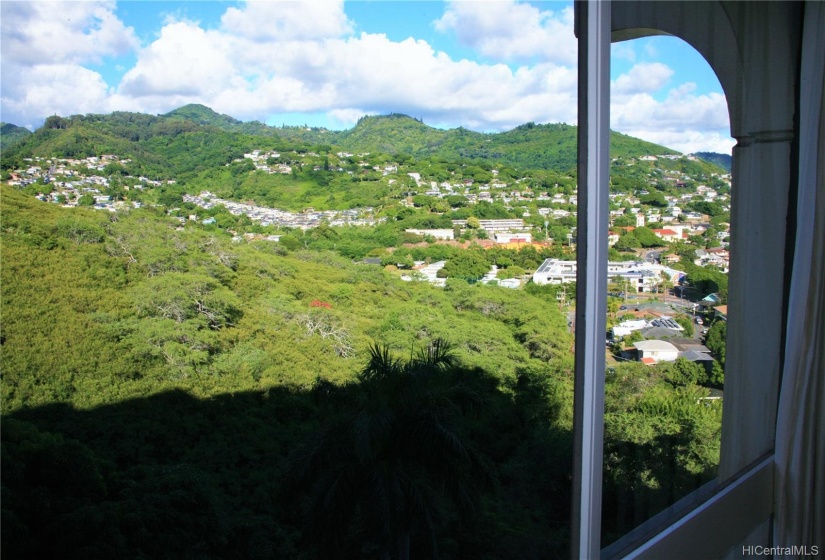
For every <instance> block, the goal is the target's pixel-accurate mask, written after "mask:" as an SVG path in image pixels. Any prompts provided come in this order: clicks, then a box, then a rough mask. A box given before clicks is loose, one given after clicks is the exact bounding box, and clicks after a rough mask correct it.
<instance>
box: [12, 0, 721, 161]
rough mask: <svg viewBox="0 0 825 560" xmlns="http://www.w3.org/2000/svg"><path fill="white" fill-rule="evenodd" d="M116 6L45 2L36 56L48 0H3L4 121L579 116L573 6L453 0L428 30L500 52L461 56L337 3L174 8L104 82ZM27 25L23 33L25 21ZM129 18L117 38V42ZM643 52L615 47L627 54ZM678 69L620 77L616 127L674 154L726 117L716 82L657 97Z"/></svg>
mask: <svg viewBox="0 0 825 560" xmlns="http://www.w3.org/2000/svg"><path fill="white" fill-rule="evenodd" d="M43 5H44V6H45V3H43ZM32 6H34V7H32ZM113 9H114V7H113V5H112V4H110V3H105V2H102V3H94V4H92V3H68V4H61V5H60V7H59V9H55V10H53V12H55V13H57V12H60V11H61V10H62V13H64V14H65V13H68V14H70V15H71V18H68V19H60V18H59V17H55V16H49V14H48V13H46V14H45V16H48V17H46V20H44V21H46V23H45V24H44V25H45V26H46V28H47V29H50V30H51V31H50V33H51V35H53V36H54V37H60V38H61V40H60V41H61V42H70V43H72V44H71V45H65V44H63V45H61V46H60V48H58V47H57V46H54V47H50V48H54V49H55V51H54V52H55V54H54V56H53V58H54V60H55V61H54V62H50V63H48V64H45V63H44V62H43V60H42V59H44V58H47V57H46V54H45V51H42V52H41V51H37V50H36V48H35V50H33V51H31V52H28V53H24V52H22V51H23V50H25V49H24V48H23V47H24V46H26V48H28V46H31V45H33V44H34V43H36V42H37V40H38V39H42V40H43V41H44V44H46V45H51V44H52V43H49V41H51V39H50V38H49V37H43V36H42V33H41V32H39V31H31V30H29V28H30V27H32V26H31V25H28V24H29V23H30V22H31V21H32V18H36V17H40V16H41V15H43V14H42V12H43V8H42V7H41V3H26V4H22V3H13V2H5V1H4V2H3V3H2V15H3V22H2V24H3V37H2V41H3V43H2V46H3V67H2V77H3V80H2V110H3V119H4V121H6V122H14V123H15V124H19V123H26V124H28V123H32V124H35V125H39V123H40V122H42V120H43V119H44V118H45V117H47V116H49V115H51V114H54V113H57V114H61V115H69V114H76V113H86V112H109V111H112V110H129V111H142V112H146V113H153V114H154V113H165V112H168V111H170V110H172V109H174V108H176V107H180V106H181V105H184V104H187V103H203V104H205V105H207V106H209V107H211V108H213V109H214V110H216V111H218V112H221V113H226V114H229V115H232V116H233V117H236V118H239V119H243V120H252V119H255V120H261V121H264V120H266V121H270V122H277V121H278V120H279V119H278V115H279V114H286V113H290V114H294V113H307V114H313V113H314V114H318V113H322V114H325V115H326V118H327V119H328V122H330V123H338V124H340V125H341V126H352V124H354V123H355V122H356V121H357V119H358V118H360V117H361V116H362V115H364V114H382V113H389V112H401V113H407V114H410V115H412V116H415V117H420V118H422V119H423V120H424V122H426V123H427V124H430V125H433V126H444V127H455V126H464V127H467V128H471V129H476V130H484V131H497V130H508V129H511V128H513V127H515V126H517V125H519V124H523V123H525V122H528V121H533V122H568V123H575V122H576V87H577V76H576V68H575V49H576V42H575V39H574V38H573V35H572V12H571V11H570V10H569V9H567V10H562V11H560V12H557V13H552V12H549V11H546V10H545V11H541V10H539V9H538V8H536V7H533V6H530V5H527V4H521V3H517V2H513V1H509V2H474V3H470V2H452V3H449V4H448V5H447V7H446V9H445V13H444V16H443V17H442V18H441V19H439V20H438V21H437V22H436V26H437V27H438V28H439V29H441V30H443V31H449V32H455V33H456V35H457V36H458V38H459V39H460V40H461V41H464V42H465V44H467V45H470V46H471V47H473V48H475V49H477V50H478V51H479V52H482V53H484V54H485V55H486V56H488V57H489V59H493V60H497V61H502V62H500V63H482V62H476V61H472V60H467V59H461V60H458V59H456V58H453V57H451V56H450V55H448V54H447V53H444V52H439V51H436V50H435V49H434V48H433V47H432V45H430V44H429V43H427V42H426V41H423V40H416V39H413V38H410V39H406V40H404V41H400V42H399V41H393V40H390V39H389V38H388V37H387V36H386V35H383V34H375V33H362V34H360V35H357V36H354V35H351V34H350V33H351V29H352V26H353V24H352V22H350V21H348V20H347V18H346V15H345V13H344V11H343V5H342V3H341V2H340V1H339V0H334V1H329V2H324V3H317V2H312V3H310V2H303V3H285V2H248V3H246V4H242V5H240V6H239V7H231V8H228V9H227V10H226V11H225V13H224V15H223V17H222V19H221V22H220V25H219V26H217V27H210V28H208V29H207V28H206V27H205V26H203V25H202V24H200V23H199V22H197V21H193V20H185V19H181V18H176V17H169V18H167V20H166V23H165V24H164V25H163V27H162V28H161V29H160V30H159V32H158V33H157V34H156V35H154V37H155V38H154V39H153V40H152V41H151V42H150V43H147V44H146V45H145V46H144V47H142V48H138V49H137V50H136V51H135V54H136V62H134V63H133V64H132V65H131V68H129V69H128V70H127V71H126V72H125V74H124V75H123V77H122V79H121V81H120V83H119V84H117V85H116V86H115V87H108V88H107V85H106V84H105V83H104V80H103V78H102V76H101V75H100V74H99V73H97V72H94V71H93V70H91V69H88V68H86V67H83V66H81V65H80V64H81V62H83V61H87V62H95V61H97V60H99V59H100V58H101V57H107V56H113V55H115V54H117V53H120V52H123V51H124V49H125V50H127V51H128V50H129V49H135V44H136V43H135V39H134V33H133V32H132V30H131V28H126V27H125V26H124V25H123V23H122V22H120V21H118V20H117V18H116V17H115V16H114V11H113ZM49 17H51V19H49ZM84 18H85V19H84ZM10 21H14V22H16V24H15V25H12V24H10V23H9V22H10ZM261 22H266V25H262V24H261ZM24 24H25V25H24ZM20 26H22V28H25V29H26V30H27V31H26V32H25V33H23V32H18V31H17V29H18V27H20ZM61 26H62V27H61ZM124 29H125V30H126V31H124V35H123V37H125V38H123V39H115V38H114V35H115V32H116V31H118V30H119V31H123V30H124ZM33 48H34V47H33ZM44 48H45V47H44ZM637 48H639V47H638V45H628V46H627V49H625V50H624V51H623V50H621V49H618V50H617V48H616V47H615V46H614V51H617V52H618V54H619V55H621V56H625V57H626V58H631V54H632V53H633V52H634V49H637ZM641 48H644V47H643V46H642V47H641ZM622 53H624V54H622ZM614 54H616V52H614ZM504 61H506V62H508V63H509V64H504V63H503V62H504ZM513 61H520V62H517V63H514V62H513ZM117 62H118V63H122V62H124V60H123V59H121V60H118V61H117ZM674 77H675V75H674V72H673V70H672V69H671V68H669V67H667V66H665V65H664V64H660V63H640V64H636V65H635V66H633V68H631V70H630V71H628V72H627V73H626V74H624V75H622V76H620V77H619V78H618V79H617V80H616V81H615V82H614V83H613V97H612V122H611V124H612V126H613V128H614V129H616V130H620V131H622V132H624V133H627V134H631V135H635V136H639V137H641V138H644V139H648V140H651V141H656V142H660V143H664V144H665V145H667V146H669V147H674V148H676V149H680V150H681V149H683V148H685V147H686V146H691V149H693V148H692V146H693V145H694V144H697V143H700V142H701V141H702V140H703V139H706V140H707V141H708V142H710V143H715V144H714V145H721V144H723V143H724V142H725V141H726V140H725V138H724V136H725V135H726V131H725V128H726V127H727V113H726V108H725V101H724V97H723V96H722V95H721V94H707V95H697V94H696V93H695V90H693V89H691V88H692V86H691V85H690V84H684V85H682V86H678V87H671V89H669V90H666V91H668V93H667V97H666V98H665V99H664V100H661V101H658V100H657V99H656V98H654V97H653V94H654V93H657V92H661V91H663V88H665V87H668V86H670V82H671V81H672V80H673V79H674ZM310 120H311V119H310ZM727 142H728V143H730V142H731V141H730V140H727Z"/></svg>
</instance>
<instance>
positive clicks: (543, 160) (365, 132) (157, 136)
mask: <svg viewBox="0 0 825 560" xmlns="http://www.w3.org/2000/svg"><path fill="white" fill-rule="evenodd" d="M576 142H577V127H576V126H575V125H568V124H564V123H548V124H536V123H532V122H531V123H525V124H523V125H519V126H517V127H515V128H514V129H512V130H508V131H504V132H492V133H484V132H476V131H472V130H468V129H466V128H463V127H459V128H454V129H439V128H434V127H432V126H429V125H427V124H425V123H423V122H422V121H420V120H418V119H415V118H413V117H410V116H408V115H404V114H400V113H390V114H388V115H366V116H364V117H362V118H361V119H359V120H358V122H357V123H356V125H355V126H353V127H352V128H350V129H346V130H342V131H334V130H329V129H326V128H320V127H306V126H304V127H294V126H282V127H272V126H268V125H266V124H263V123H260V122H257V121H251V122H243V121H240V120H238V119H235V118H234V117H231V116H229V115H224V114H219V113H217V112H215V111H214V110H212V109H210V108H209V107H206V106H204V105H199V104H189V105H184V106H182V107H179V108H177V109H175V110H173V111H170V112H168V113H165V114H162V115H155V116H153V115H146V114H142V113H128V112H114V113H111V114H107V115H99V114H98V115H96V114H89V115H73V116H71V117H66V118H62V117H56V116H54V117H50V118H49V120H47V122H46V124H45V125H44V126H43V127H41V128H39V129H37V130H36V131H35V132H34V133H30V134H29V135H28V136H26V137H24V138H23V139H22V140H20V141H18V142H16V143H15V144H14V145H12V146H11V147H10V149H8V150H4V154H3V155H4V159H6V156H7V154H6V151H7V152H8V156H9V157H15V156H18V157H30V156H31V155H39V156H63V157H76V156H80V155H86V156H89V155H101V154H103V153H116V152H117V153H119V154H120V155H124V156H133V157H148V158H149V159H150V160H152V161H156V160H157V161H159V160H163V159H165V158H167V156H168V154H169V153H170V152H174V151H175V146H177V145H184V146H185V149H186V150H187V153H186V154H183V155H181V158H182V159H186V158H187V157H188V158H197V157H200V158H203V154H204V152H203V150H204V149H206V148H209V150H211V151H210V152H209V153H210V156H209V159H210V164H211V163H215V164H217V165H223V164H226V163H229V162H231V161H232V160H233V159H236V158H238V157H242V156H243V154H244V153H246V151H251V150H254V149H263V148H267V149H276V150H277V149H281V150H289V149H292V148H294V147H296V146H295V145H297V147H298V148H300V149H304V150H309V151H318V152H331V151H333V150H337V151H344V152H353V153H365V152H370V153H375V152H380V153H385V154H387V155H390V156H393V157H396V156H399V157H400V156H406V157H415V158H417V159H433V160H437V161H477V162H480V163H481V162H486V164H487V165H504V166H510V167H516V168H521V169H540V170H553V171H556V172H559V173H563V174H567V175H570V176H573V175H575V173H576V161H577V152H576ZM199 150H201V151H200V152H199ZM213 152H214V153H213ZM644 155H679V152H677V151H676V150H672V149H669V148H667V147H664V146H660V145H657V144H653V143H650V142H646V141H644V140H640V139H638V138H633V137H631V136H627V135H624V134H621V133H619V132H615V131H611V156H612V157H613V158H634V157H640V156H644ZM213 156H214V157H213ZM185 167H187V166H186V165H184V166H183V167H182V168H178V169H177V170H176V171H177V172H178V173H180V171H181V169H183V168H185ZM189 167H197V168H203V166H202V165H197V166H195V165H193V164H192V165H189Z"/></svg>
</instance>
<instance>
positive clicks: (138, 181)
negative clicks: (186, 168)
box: [7, 154, 175, 211]
mask: <svg viewBox="0 0 825 560" xmlns="http://www.w3.org/2000/svg"><path fill="white" fill-rule="evenodd" d="M24 161H25V162H26V163H28V164H29V166H28V167H27V168H26V169H17V170H15V171H14V172H12V173H11V174H10V178H9V180H8V181H7V184H8V185H10V186H13V187H18V188H25V187H28V186H31V185H34V184H36V183H38V181H39V182H40V183H41V184H43V185H44V189H43V192H40V193H38V194H37V198H38V199H40V200H42V201H44V202H53V203H57V204H62V205H63V206H68V207H71V206H77V203H78V200H79V199H80V197H82V196H83V195H90V196H92V197H94V200H95V203H94V206H95V207H96V208H98V209H103V210H109V211H115V210H117V209H119V208H123V207H125V206H127V205H128V206H138V207H139V206H140V203H137V202H136V203H132V204H127V203H125V202H122V201H120V202H118V201H114V200H112V197H111V196H109V195H107V194H105V193H104V192H103V191H105V190H108V189H109V187H110V180H109V178H108V177H107V176H106V175H104V174H103V173H104V171H105V169H106V166H108V165H110V164H112V163H118V164H120V165H126V164H128V163H130V162H131V160H129V159H126V158H120V157H118V156H116V155H112V154H106V155H102V156H100V157H97V156H94V157H87V158H79V159H74V158H41V157H34V158H25V159H24ZM123 181H125V182H127V183H131V184H128V185H124V186H123V189H124V190H126V191H129V190H132V189H135V190H143V189H146V188H151V187H159V186H161V185H163V184H174V182H175V181H172V180H170V181H154V180H151V179H149V178H148V177H142V176H141V177H132V176H126V177H124V178H123ZM46 186H48V188H45V187H46Z"/></svg>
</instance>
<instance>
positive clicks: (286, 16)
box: [221, 0, 352, 42]
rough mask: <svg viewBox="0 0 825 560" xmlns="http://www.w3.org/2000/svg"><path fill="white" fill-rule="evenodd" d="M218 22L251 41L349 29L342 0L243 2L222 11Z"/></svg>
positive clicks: (329, 34)
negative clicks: (242, 4)
mask: <svg viewBox="0 0 825 560" xmlns="http://www.w3.org/2000/svg"><path fill="white" fill-rule="evenodd" d="M221 25H222V27H223V29H225V30H226V31H227V32H229V33H233V34H237V35H243V36H245V37H247V38H249V39H251V40H252V41H255V42H267V41H285V40H313V39H323V38H328V37H340V36H342V35H345V34H348V33H350V32H351V31H352V24H351V23H350V22H349V20H348V19H347V16H346V14H345V13H344V2H343V0H302V1H295V0H290V1H277V2H273V1H267V2H260V1H252V2H247V3H246V4H245V5H244V7H243V8H229V9H228V10H226V13H224V15H223V17H222V18H221Z"/></svg>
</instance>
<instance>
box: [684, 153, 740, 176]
mask: <svg viewBox="0 0 825 560" xmlns="http://www.w3.org/2000/svg"><path fill="white" fill-rule="evenodd" d="M693 155H695V156H696V157H698V158H699V159H701V160H703V161H706V162H708V163H712V164H713V165H716V166H718V167H721V168H722V169H724V170H726V171H727V172H728V173H730V170H731V166H732V164H733V158H732V157H731V156H730V154H720V153H718V152H696V153H695V154H693Z"/></svg>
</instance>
